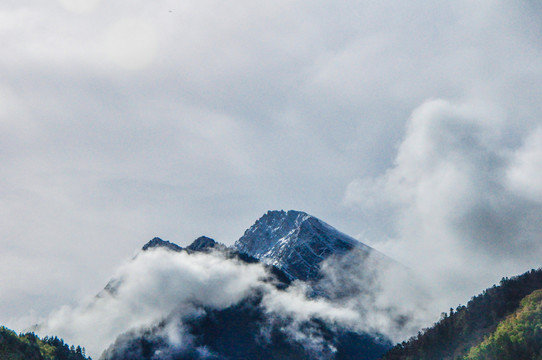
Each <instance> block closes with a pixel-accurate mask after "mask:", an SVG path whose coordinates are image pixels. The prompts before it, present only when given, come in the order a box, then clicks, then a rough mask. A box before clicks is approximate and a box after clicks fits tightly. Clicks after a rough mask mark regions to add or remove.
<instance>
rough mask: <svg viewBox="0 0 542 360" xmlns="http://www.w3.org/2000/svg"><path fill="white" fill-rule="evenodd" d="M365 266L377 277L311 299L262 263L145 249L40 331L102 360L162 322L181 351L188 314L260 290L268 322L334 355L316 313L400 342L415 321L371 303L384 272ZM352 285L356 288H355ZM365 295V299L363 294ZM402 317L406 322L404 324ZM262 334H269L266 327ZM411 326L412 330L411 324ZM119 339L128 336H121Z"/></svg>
mask: <svg viewBox="0 0 542 360" xmlns="http://www.w3.org/2000/svg"><path fill="white" fill-rule="evenodd" d="M352 259H354V257H352V258H351V259H350V260H352ZM350 260H348V261H346V260H345V261H344V262H342V263H341V262H339V260H336V261H337V262H332V261H330V262H329V263H328V264H327V265H326V273H327V275H325V278H327V277H328V276H329V274H331V272H332V271H336V272H337V273H344V269H341V268H340V267H341V266H345V265H346V263H348V264H351V261H350ZM364 264H365V265H362V264H361V263H360V264H357V266H358V267H357V268H358V269H359V270H360V271H361V270H362V267H363V268H364V269H366V271H364V273H365V274H368V273H369V272H370V271H372V272H371V274H372V277H373V281H371V282H366V281H362V280H361V279H360V281H359V282H358V283H356V284H351V285H350V287H349V289H348V291H347V293H348V296H345V295H344V294H343V295H341V296H335V295H334V294H333V289H334V290H337V289H338V286H343V285H344V284H340V283H338V282H335V283H334V284H332V286H329V285H330V284H327V286H328V287H327V288H326V285H322V289H324V290H326V291H329V294H328V296H326V297H313V296H312V295H311V294H312V293H313V289H312V288H311V287H310V286H309V285H307V284H304V283H302V282H294V283H293V284H292V285H291V286H289V287H288V288H287V289H285V290H284V289H283V290H279V288H277V287H275V286H274V285H273V282H270V281H269V280H270V279H271V278H272V277H271V275H270V274H269V273H268V270H267V269H266V268H265V267H264V266H263V265H262V264H259V263H257V264H247V263H244V262H240V261H239V260H236V259H231V258H225V257H224V254H223V253H220V252H211V253H193V254H188V253H186V252H180V253H177V252H172V251H167V250H163V249H154V250H150V251H149V250H148V251H145V252H142V253H140V254H138V255H137V256H136V257H135V258H134V259H133V260H132V261H129V262H128V263H126V264H125V265H123V266H122V267H121V268H119V270H118V271H117V273H116V275H115V277H114V279H115V280H114V281H112V282H111V283H110V285H111V286H108V288H109V290H104V291H102V292H101V293H100V294H99V295H98V296H96V297H95V298H92V299H90V300H89V301H87V302H85V303H82V304H80V305H77V306H72V307H69V306H64V307H62V308H61V309H59V310H58V311H55V312H53V313H51V314H50V315H49V317H48V318H47V319H45V320H44V321H43V323H42V324H40V325H39V326H38V328H37V332H38V333H39V334H41V335H43V336H45V335H57V336H61V337H63V338H64V339H65V340H66V341H68V342H69V343H77V344H82V345H84V346H85V347H86V349H87V353H88V354H89V355H91V356H93V357H96V358H97V357H98V356H100V354H102V352H103V351H104V350H105V349H107V348H108V347H109V345H111V344H112V343H113V342H114V341H115V340H116V339H117V338H119V336H121V335H123V334H126V333H132V334H137V333H143V332H144V331H149V329H152V328H153V327H156V326H158V324H160V323H163V324H165V326H163V327H161V328H160V329H161V330H159V331H158V335H157V336H162V337H163V338H165V339H167V341H168V344H169V347H171V349H183V348H188V347H190V346H192V345H191V344H192V338H191V335H190V333H189V331H188V330H186V329H184V325H183V321H184V320H183V319H190V318H194V317H198V316H201V315H202V313H204V312H205V311H206V310H204V309H218V310H220V309H225V308H228V307H230V306H232V305H235V304H237V303H239V302H240V301H242V300H244V299H248V298H250V297H251V296H254V295H255V294H257V293H258V294H261V296H262V298H261V299H262V300H261V304H262V306H263V309H264V312H265V314H266V315H265V316H266V318H267V320H266V322H267V323H268V324H269V326H272V324H274V323H275V322H277V321H279V322H281V324H284V325H281V329H282V330H281V331H284V332H285V333H287V334H288V337H292V339H295V341H297V342H299V343H302V344H304V346H306V347H307V349H313V351H316V352H318V351H324V350H325V351H326V352H327V353H329V354H332V353H333V350H330V349H327V347H328V340H325V338H324V337H323V335H322V334H319V333H317V332H316V333H315V332H314V330H311V328H310V327H307V325H306V324H307V323H310V322H311V321H312V320H313V319H315V318H317V319H320V320H321V321H323V322H324V323H326V324H327V325H328V326H330V327H332V328H335V327H339V328H341V329H346V330H348V331H354V332H358V333H367V334H371V335H374V336H378V337H380V338H386V337H387V338H392V339H393V340H398V339H400V338H401V337H402V336H404V331H405V325H406V323H408V325H409V326H412V325H415V327H416V328H417V326H418V323H415V324H413V319H411V318H408V317H405V318H404V319H402V320H401V319H399V320H400V321H397V318H398V316H400V315H402V311H403V310H404V309H392V310H390V308H389V305H390V304H389V303H387V304H383V303H381V302H379V301H377V302H376V303H375V302H374V300H375V299H382V298H381V297H380V296H379V295H375V293H374V292H375V289H376V288H377V286H378V285H377V284H378V282H379V275H378V273H377V272H376V270H375V269H376V268H375V267H374V266H370V267H369V263H364ZM356 275H359V274H356ZM348 276H353V274H350V275H348ZM366 278H367V277H366ZM324 281H327V280H324ZM322 284H323V283H322ZM354 287H355V288H356V289H357V291H352V289H353V288H354ZM362 293H363V294H364V295H365V296H364V297H362V296H360V295H362ZM368 300H372V302H370V301H368ZM393 310H395V311H393ZM407 315H408V314H407ZM416 320H417V319H416ZM401 321H402V322H404V323H401V324H400V323H399V322H401ZM260 331H261V332H262V334H265V331H266V326H265V324H263V325H262V327H261V329H260ZM407 331H410V332H409V333H408V334H410V333H411V332H412V328H408V329H407ZM155 335H156V334H155ZM253 335H254V336H256V335H257V334H253ZM124 336H125V337H126V335H124ZM262 336H264V335H262ZM264 337H265V336H264ZM119 339H120V340H119V341H121V342H122V341H126V340H122V339H123V337H121V338H119ZM128 339H129V336H128ZM165 350H167V349H164V351H165ZM199 351H203V349H199ZM330 351H331V352H330Z"/></svg>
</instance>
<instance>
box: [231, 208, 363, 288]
mask: <svg viewBox="0 0 542 360" xmlns="http://www.w3.org/2000/svg"><path fill="white" fill-rule="evenodd" d="M234 246H235V248H236V249H237V250H238V251H239V252H242V253H246V254H248V255H250V256H252V257H254V258H256V259H259V260H260V261H263V262H265V263H267V264H271V265H274V266H277V267H278V268H280V269H281V270H283V271H284V272H285V273H286V274H287V275H288V276H289V277H290V278H291V279H301V280H311V279H316V278H317V275H318V272H319V269H320V263H321V262H322V261H323V260H324V259H325V258H327V257H328V256H330V255H341V254H344V253H347V252H349V251H350V250H352V249H353V248H357V249H360V250H362V251H365V252H367V253H369V252H370V251H372V249H371V248H370V247H368V246H366V245H364V244H362V243H360V242H359V241H357V240H356V239H354V238H352V237H350V236H348V235H346V234H343V233H342V232H340V231H338V230H337V229H335V228H334V227H332V226H330V225H328V224H326V223H325V222H323V221H322V220H319V219H318V218H316V217H314V216H312V215H309V214H307V213H304V212H302V211H295V210H290V211H288V212H285V211H283V210H280V211H276V210H275V211H268V212H267V213H266V214H265V215H263V216H262V217H261V218H260V219H258V220H257V221H256V223H255V224H254V225H252V226H251V227H250V228H249V229H248V230H247V231H245V234H244V235H243V236H242V237H241V238H240V239H239V240H238V241H237V242H236V243H235V245H234Z"/></svg>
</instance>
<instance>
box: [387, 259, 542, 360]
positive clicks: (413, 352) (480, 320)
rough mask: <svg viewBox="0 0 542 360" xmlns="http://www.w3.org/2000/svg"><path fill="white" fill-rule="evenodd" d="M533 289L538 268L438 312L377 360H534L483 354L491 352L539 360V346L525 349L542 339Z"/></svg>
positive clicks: (540, 279)
mask: <svg viewBox="0 0 542 360" xmlns="http://www.w3.org/2000/svg"><path fill="white" fill-rule="evenodd" d="M538 289H542V269H538V270H531V271H529V272H527V273H525V274H523V275H520V276H516V277H513V278H504V279H502V280H501V282H500V284H499V285H498V286H497V285H495V286H493V287H492V288H489V289H487V290H485V291H484V292H483V293H482V294H480V295H478V296H476V297H473V298H472V299H471V300H470V301H469V302H468V304H467V306H459V307H457V309H455V310H454V309H450V312H449V314H448V313H444V314H443V317H442V319H441V320H440V321H439V322H437V323H436V324H434V326H433V327H431V328H428V329H424V330H423V331H420V332H419V333H418V335H417V336H415V337H413V338H411V339H410V340H409V341H406V342H403V343H401V344H398V345H396V346H395V347H393V348H392V349H391V350H390V351H389V352H388V353H387V354H386V355H385V356H384V357H383V358H382V359H384V360H399V359H401V360H435V359H441V360H452V359H454V360H455V359H516V360H519V359H529V360H531V359H540V357H521V356H519V357H515V356H512V357H500V356H489V355H487V354H489V353H491V352H492V351H502V352H501V354H505V353H506V354H509V353H516V354H519V353H523V351H524V350H525V351H528V352H530V353H531V354H533V355H534V354H538V355H534V356H540V345H538V347H534V346H531V345H530V344H531V341H539V344H540V339H541V336H542V334H541V332H542V322H541V321H540V319H541V317H540V298H541V295H540V293H539V292H535V293H533V292H534V291H536V290H538ZM531 293H533V294H532V295H531V296H529V297H527V296H528V295H530V294H531ZM537 301H538V303H537ZM520 306H521V309H520ZM512 314H514V315H513V316H512V317H510V318H507V317H508V316H510V315H512ZM524 325H526V326H527V327H528V328H529V329H525V328H524ZM520 338H521V339H520ZM484 339H485V340H484ZM518 339H519V340H518ZM507 342H510V343H507ZM526 347H529V350H527V349H525V348H526ZM507 356H508V355H507Z"/></svg>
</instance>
